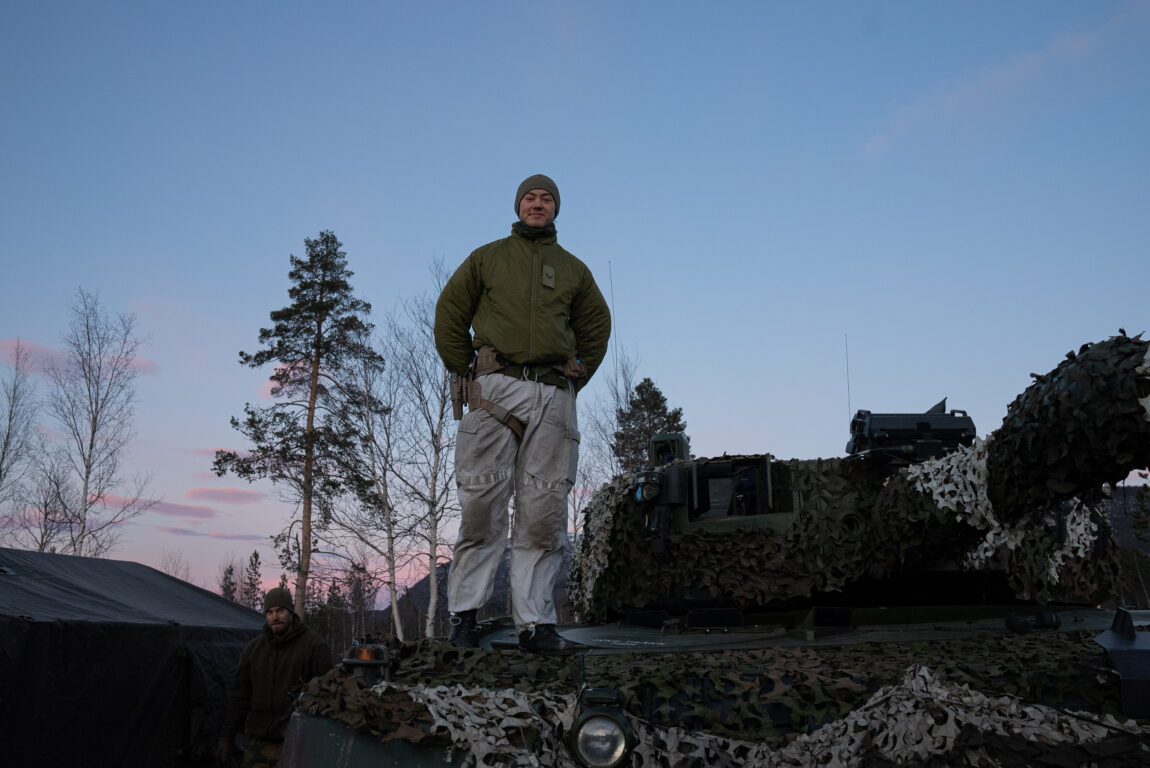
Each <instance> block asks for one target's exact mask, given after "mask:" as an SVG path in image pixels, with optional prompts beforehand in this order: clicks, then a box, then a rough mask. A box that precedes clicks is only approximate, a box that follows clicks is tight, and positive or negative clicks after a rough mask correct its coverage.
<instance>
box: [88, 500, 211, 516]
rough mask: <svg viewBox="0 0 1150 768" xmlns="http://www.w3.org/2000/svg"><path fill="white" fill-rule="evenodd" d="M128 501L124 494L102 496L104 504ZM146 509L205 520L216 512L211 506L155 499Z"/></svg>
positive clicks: (107, 505)
mask: <svg viewBox="0 0 1150 768" xmlns="http://www.w3.org/2000/svg"><path fill="white" fill-rule="evenodd" d="M129 501H131V499H130V498H128V497H126V496H115V495H112V494H109V495H107V496H105V497H104V506H106V507H116V506H120V505H122V504H124V503H126V502H129ZM148 511H149V512H153V513H155V514H157V515H165V516H167V517H182V518H191V519H193V520H207V519H208V518H211V517H215V516H216V515H217V514H218V513H217V512H216V511H215V510H214V509H212V508H211V507H194V506H191V505H190V504H173V503H171V502H169V501H157V502H156V503H154V504H153V505H152V506H151V507H149V508H148Z"/></svg>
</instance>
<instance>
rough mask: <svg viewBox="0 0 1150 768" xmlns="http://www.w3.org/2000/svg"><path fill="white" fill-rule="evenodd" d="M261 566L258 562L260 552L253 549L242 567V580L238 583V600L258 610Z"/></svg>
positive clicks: (261, 598)
mask: <svg viewBox="0 0 1150 768" xmlns="http://www.w3.org/2000/svg"><path fill="white" fill-rule="evenodd" d="M262 571H263V567H262V565H261V564H260V553H259V552H257V551H255V550H253V551H252V556H251V557H249V558H248V567H247V568H246V569H244V580H243V583H242V584H240V600H239V602H241V603H243V604H244V605H246V606H247V607H248V608H251V609H253V610H256V611H258V610H259V609H260V607H261V606H262V604H263V573H262Z"/></svg>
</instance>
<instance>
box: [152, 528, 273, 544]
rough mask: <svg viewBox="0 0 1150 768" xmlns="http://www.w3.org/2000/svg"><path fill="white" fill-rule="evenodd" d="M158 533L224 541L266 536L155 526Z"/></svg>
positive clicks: (261, 538) (256, 538) (264, 538)
mask: <svg viewBox="0 0 1150 768" xmlns="http://www.w3.org/2000/svg"><path fill="white" fill-rule="evenodd" d="M156 530H157V531H159V532H160V533H167V534H171V535H172V536H197V537H202V538H208V539H222V540H224V541H266V540H267V536H262V535H260V534H256V533H220V532H219V531H209V532H206V533H205V532H201V531H192V530H189V529H187V528H168V527H157V528H156Z"/></svg>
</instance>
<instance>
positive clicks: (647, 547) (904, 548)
mask: <svg viewBox="0 0 1150 768" xmlns="http://www.w3.org/2000/svg"><path fill="white" fill-rule="evenodd" d="M986 455H987V443H985V442H983V441H977V442H976V443H975V445H973V446H971V447H969V448H963V449H960V450H958V451H956V452H954V453H952V454H950V455H948V456H945V457H942V458H940V459H933V460H930V461H926V462H924V463H922V464H918V465H914V466H911V467H909V468H907V469H904V470H901V471H899V472H898V473H896V474H894V475H892V476H890V477H889V478H888V479H887V480H886V482H885V483H882V481H881V480H879V479H878V478H877V477H876V476H875V475H873V474H871V473H869V472H867V471H866V470H865V468H864V467H863V466H862V465H861V464H860V463H858V462H850V461H846V460H841V459H826V460H815V461H789V462H786V464H787V466H788V467H789V468H790V471H791V478H792V487H793V488H795V489H796V490H797V491H798V493H799V494H801V497H802V498H803V499H804V501H805V505H804V507H803V512H802V513H801V514H799V515H797V516H796V519H795V521H794V523H793V524H792V525H791V527H790V528H789V529H788V530H787V531H786V532H785V533H783V534H779V533H775V532H772V531H770V530H767V529H761V528H760V529H747V530H740V531H739V532H738V533H737V534H736V535H732V534H719V533H710V532H705V531H704V532H694V533H691V534H689V535H688V534H683V533H673V534H671V535H669V536H668V537H667V556H666V558H665V559H663V560H659V559H657V558H656V557H655V554H654V553H653V551H652V547H651V544H650V541H649V540H648V538H647V534H646V531H645V530H644V527H643V521H642V518H641V515H640V513H639V512H638V510H637V509H636V508H635V505H634V504H633V503H632V502H631V501H630V493H629V491H630V486H631V476H629V475H624V476H621V477H618V478H616V479H615V480H613V481H612V482H610V483H608V484H607V485H605V486H604V487H603V488H601V489H600V490H599V491H598V492H597V494H596V495H595V496H594V497H593V498H592V500H591V502H590V503H589V504H588V506H587V508H586V511H585V519H586V524H585V526H584V536H583V538H582V540H581V547H580V550H579V552H578V553H577V556H576V558H575V562H574V564H573V567H572V574H571V581H570V584H569V590H570V594H571V599H572V602H573V604H574V606H575V610H576V614H577V615H578V616H579V617H580V619H581V620H584V621H590V622H597V621H607V620H610V619H612V618H614V617H617V616H619V615H621V614H623V613H624V612H626V611H627V610H628V609H635V608H643V607H646V606H648V605H651V604H652V603H654V602H656V601H659V600H662V599H666V598H670V599H675V598H685V597H688V596H689V595H690V594H691V593H692V592H693V591H696V590H698V589H700V588H702V589H705V590H707V591H708V592H709V593H710V594H712V595H717V596H721V597H722V598H723V599H725V600H727V601H731V602H735V603H737V604H745V605H766V604H769V603H771V602H773V601H774V602H777V601H784V600H790V599H793V598H805V597H809V596H810V595H812V594H813V593H814V592H816V591H818V592H833V591H837V590H841V589H843V588H844V587H846V586H848V585H850V584H852V583H854V582H857V581H858V580H859V579H861V578H864V577H867V576H869V577H873V578H878V579H881V578H886V577H889V576H890V575H892V574H895V573H898V572H900V571H901V570H903V569H907V568H913V567H916V566H919V567H921V566H924V565H926V566H929V565H932V564H936V563H945V562H950V561H953V562H954V563H955V564H956V565H958V566H961V567H964V568H967V569H986V568H991V567H998V568H1004V569H1005V570H1006V571H1007V573H1008V574H1009V578H1010V583H1011V585H1012V587H1013V588H1014V591H1015V594H1016V596H1017V597H1019V598H1021V599H1027V600H1037V601H1040V602H1049V601H1052V600H1056V599H1057V600H1067V601H1077V602H1087V603H1101V602H1105V601H1106V600H1107V599H1108V598H1109V596H1110V594H1111V592H1112V588H1113V584H1114V574H1115V572H1116V557H1115V554H1114V551H1113V547H1110V546H1109V540H1110V539H1109V536H1110V532H1109V529H1108V528H1105V527H1102V526H1100V525H1099V521H1101V520H1102V519H1103V518H1102V516H1101V513H1100V509H1101V507H1100V506H1099V507H1098V508H1097V509H1096V508H1093V507H1088V506H1086V505H1084V504H1083V503H1082V502H1081V501H1079V500H1077V499H1071V500H1069V501H1068V503H1067V512H1066V515H1065V521H1064V522H1060V521H1059V520H1057V519H1056V518H1055V516H1054V510H1049V509H1040V508H1035V509H1032V510H1031V512H1030V514H1029V515H1027V516H1019V517H1017V518H1016V519H1015V522H1014V523H1013V524H1012V525H1011V526H1003V525H1002V524H1001V523H1000V522H999V520H998V518H997V517H996V516H995V514H994V512H993V509H992V508H991V505H990V502H989V501H988V500H987V498H986V491H985V488H986V481H985V478H986ZM1063 534H1066V537H1065V540H1063V541H1060V540H1059V537H1060V536H1062V535H1063Z"/></svg>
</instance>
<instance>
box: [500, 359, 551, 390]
mask: <svg viewBox="0 0 1150 768" xmlns="http://www.w3.org/2000/svg"><path fill="white" fill-rule="evenodd" d="M492 373H501V374H503V375H504V376H510V377H511V378H513V379H521V380H523V381H538V382H542V383H543V384H550V385H551V386H553V387H559V388H560V389H567V388H568V387H569V386H570V384H571V382H570V381H569V380H568V378H567V377H566V376H564V375H563V374H562V373H560V372H559V371H557V370H555V369H554V368H552V367H551V366H550V365H516V364H515V363H511V364H510V365H505V366H503V367H502V368H499V369H498V370H495V371H492Z"/></svg>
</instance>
